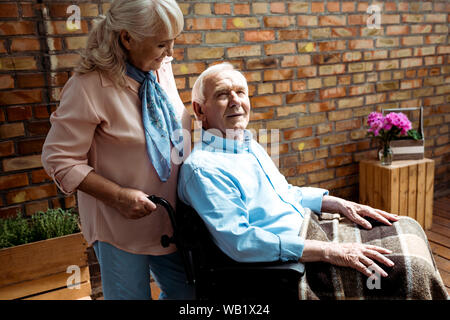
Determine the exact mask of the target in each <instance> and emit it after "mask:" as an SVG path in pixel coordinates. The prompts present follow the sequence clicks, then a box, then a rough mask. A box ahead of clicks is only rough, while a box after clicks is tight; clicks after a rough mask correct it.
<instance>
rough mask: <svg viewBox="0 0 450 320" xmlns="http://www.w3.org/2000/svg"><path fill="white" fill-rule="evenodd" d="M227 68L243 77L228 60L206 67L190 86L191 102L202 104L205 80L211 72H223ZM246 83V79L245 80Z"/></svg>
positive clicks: (203, 101)
mask: <svg viewBox="0 0 450 320" xmlns="http://www.w3.org/2000/svg"><path fill="white" fill-rule="evenodd" d="M228 70H232V71H235V72H236V73H237V74H240V75H241V76H242V78H244V80H245V77H244V75H243V74H242V73H241V72H239V71H238V70H236V69H235V68H234V67H233V65H232V64H230V63H228V62H223V63H220V64H216V65H213V66H211V67H209V68H208V69H206V70H205V71H203V72H202V73H201V74H200V76H199V77H198V78H197V80H195V83H194V86H193V87H192V97H191V100H192V103H194V102H196V103H198V104H200V105H203V104H204V103H205V100H206V98H205V91H204V90H205V80H206V79H207V78H208V77H209V76H210V75H213V74H216V73H219V72H223V71H228ZM245 83H247V81H246V82H245Z"/></svg>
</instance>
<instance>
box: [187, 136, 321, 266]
mask: <svg viewBox="0 0 450 320" xmlns="http://www.w3.org/2000/svg"><path fill="white" fill-rule="evenodd" d="M245 133H246V134H245V139H244V141H243V142H239V141H236V140H229V139H223V138H221V137H218V136H215V135H212V134H211V133H210V132H208V131H203V132H202V141H201V142H199V143H197V144H196V145H195V147H194V149H193V151H192V153H191V154H190V156H189V157H188V158H187V159H186V161H185V162H184V164H183V165H182V167H181V170H180V176H179V180H178V196H179V198H180V200H182V201H183V202H184V203H186V204H188V205H190V206H191V207H193V208H194V209H195V210H196V211H197V212H198V213H199V215H200V217H201V218H202V219H203V221H204V222H205V224H206V226H207V228H208V230H209V231H210V233H211V235H212V237H213V239H214V241H215V243H216V244H217V246H218V247H219V248H221V249H222V250H223V251H224V252H225V253H226V254H227V255H228V256H229V257H231V258H232V259H233V260H236V261H241V262H262V261H278V260H281V261H287V260H297V259H299V258H300V257H301V256H302V253H303V247H304V239H302V238H300V237H299V231H300V227H301V225H302V222H303V216H304V208H305V207H306V208H310V209H311V210H312V211H314V212H317V213H320V209H321V207H322V198H323V196H324V195H326V194H328V191H327V190H325V189H320V188H310V187H302V188H299V187H296V186H292V185H290V184H289V183H288V182H287V181H286V179H285V177H284V176H283V175H282V174H281V173H280V172H279V170H278V168H277V167H276V166H275V164H274V163H273V161H272V159H271V158H270V157H269V155H268V154H267V152H266V151H265V150H264V149H263V148H262V147H261V146H260V145H259V144H258V143H257V142H256V141H255V140H253V139H252V136H251V133H250V132H249V131H246V132H245Z"/></svg>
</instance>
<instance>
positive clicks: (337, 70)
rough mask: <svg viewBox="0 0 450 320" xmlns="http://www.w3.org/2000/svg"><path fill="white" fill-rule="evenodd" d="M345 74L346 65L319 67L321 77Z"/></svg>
mask: <svg viewBox="0 0 450 320" xmlns="http://www.w3.org/2000/svg"><path fill="white" fill-rule="evenodd" d="M344 72H345V64H334V65H325V66H319V75H321V76H324V75H325V76H326V75H333V74H341V73H344Z"/></svg>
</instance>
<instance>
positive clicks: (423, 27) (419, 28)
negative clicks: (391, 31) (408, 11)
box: [411, 24, 433, 34]
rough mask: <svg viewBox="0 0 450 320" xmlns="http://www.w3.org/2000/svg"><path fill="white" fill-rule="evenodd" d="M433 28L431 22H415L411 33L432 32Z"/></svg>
mask: <svg viewBox="0 0 450 320" xmlns="http://www.w3.org/2000/svg"><path fill="white" fill-rule="evenodd" d="M432 29H433V26H432V25H431V24H413V25H411V33H412V34H414V33H430V32H431V31H432Z"/></svg>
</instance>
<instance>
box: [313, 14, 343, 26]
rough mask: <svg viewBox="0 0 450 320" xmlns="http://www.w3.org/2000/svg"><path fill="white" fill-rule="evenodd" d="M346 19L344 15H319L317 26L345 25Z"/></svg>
mask: <svg viewBox="0 0 450 320" xmlns="http://www.w3.org/2000/svg"><path fill="white" fill-rule="evenodd" d="M346 20H347V19H346V17H345V16H344V15H333V16H320V17H319V26H345V25H347V23H346Z"/></svg>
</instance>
